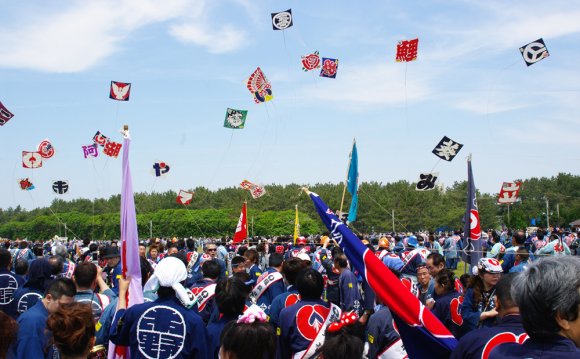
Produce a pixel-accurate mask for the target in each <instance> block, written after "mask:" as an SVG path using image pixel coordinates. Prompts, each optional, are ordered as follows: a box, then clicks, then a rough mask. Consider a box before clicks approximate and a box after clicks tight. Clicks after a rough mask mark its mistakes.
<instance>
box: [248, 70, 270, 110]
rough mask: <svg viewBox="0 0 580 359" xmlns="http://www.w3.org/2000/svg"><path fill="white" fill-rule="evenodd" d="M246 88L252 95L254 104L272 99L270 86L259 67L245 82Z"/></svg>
mask: <svg viewBox="0 0 580 359" xmlns="http://www.w3.org/2000/svg"><path fill="white" fill-rule="evenodd" d="M246 87H247V88H248V90H249V91H250V92H251V93H252V95H254V102H255V103H260V102H266V101H270V100H271V99H273V98H274V96H272V86H271V85H270V82H268V79H267V78H266V76H265V75H264V73H263V72H262V69H260V68H259V67H258V68H256V71H254V72H253V73H252V74H251V75H250V77H249V78H248V80H247V81H246Z"/></svg>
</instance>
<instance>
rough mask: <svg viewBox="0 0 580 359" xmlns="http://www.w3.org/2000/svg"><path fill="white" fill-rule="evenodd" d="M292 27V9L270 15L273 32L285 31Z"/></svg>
mask: <svg viewBox="0 0 580 359" xmlns="http://www.w3.org/2000/svg"><path fill="white" fill-rule="evenodd" d="M292 25H294V24H293V23H292V9H288V10H286V11H281V12H274V13H272V28H273V29H274V30H286V29H287V28H289V27H291V26H292Z"/></svg>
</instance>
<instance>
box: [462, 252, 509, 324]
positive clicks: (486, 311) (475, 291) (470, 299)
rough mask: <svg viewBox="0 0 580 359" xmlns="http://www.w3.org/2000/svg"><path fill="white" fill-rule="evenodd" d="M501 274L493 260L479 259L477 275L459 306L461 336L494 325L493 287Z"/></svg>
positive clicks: (498, 264) (499, 267)
mask: <svg viewBox="0 0 580 359" xmlns="http://www.w3.org/2000/svg"><path fill="white" fill-rule="evenodd" d="M502 272H503V270H502V268H501V264H500V263H499V261H498V260H497V259H495V258H481V259H480V260H479V263H478V264H477V273H476V274H475V275H474V276H473V277H472V278H471V280H470V282H469V285H468V289H467V292H466V293H465V297H464V300H463V304H462V305H461V316H462V318H463V325H462V327H461V334H465V333H467V332H469V331H471V330H473V329H476V328H481V327H490V326H493V324H494V323H495V317H496V316H497V311H496V310H495V298H494V296H495V285H496V284H497V282H498V281H499V279H500V278H501V273H502Z"/></svg>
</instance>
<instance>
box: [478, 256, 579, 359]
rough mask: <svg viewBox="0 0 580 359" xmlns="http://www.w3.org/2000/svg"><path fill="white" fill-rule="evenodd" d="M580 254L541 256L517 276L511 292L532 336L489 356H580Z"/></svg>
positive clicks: (557, 358) (563, 358)
mask: <svg viewBox="0 0 580 359" xmlns="http://www.w3.org/2000/svg"><path fill="white" fill-rule="evenodd" d="M579 278H580V258H578V257H571V256H566V257H559V258H556V257H548V258H543V259H540V260H538V261H537V262H534V263H533V264H531V265H530V267H529V268H528V269H527V270H526V271H524V272H522V273H520V274H518V276H517V277H516V278H515V279H514V282H513V288H512V293H513V296H514V300H515V302H516V304H517V305H518V307H519V308H520V315H521V317H522V324H523V327H524V329H525V330H526V333H528V335H529V336H530V339H528V340H526V341H525V342H524V343H523V344H519V343H506V344H501V345H499V346H498V347H496V348H495V349H494V350H492V352H491V354H490V356H489V358H490V359H491V358H542V359H568V358H570V359H571V358H580V349H579V348H580V279H579Z"/></svg>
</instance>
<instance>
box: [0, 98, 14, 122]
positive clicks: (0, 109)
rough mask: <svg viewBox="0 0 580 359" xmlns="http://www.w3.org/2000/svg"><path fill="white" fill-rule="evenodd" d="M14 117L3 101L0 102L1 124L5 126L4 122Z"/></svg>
mask: <svg viewBox="0 0 580 359" xmlns="http://www.w3.org/2000/svg"><path fill="white" fill-rule="evenodd" d="M12 117H14V115H13V114H12V112H10V111H8V109H7V108H6V106H4V104H3V103H2V102H0V126H4V124H5V123H6V122H8V121H10V119H11V118H12Z"/></svg>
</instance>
